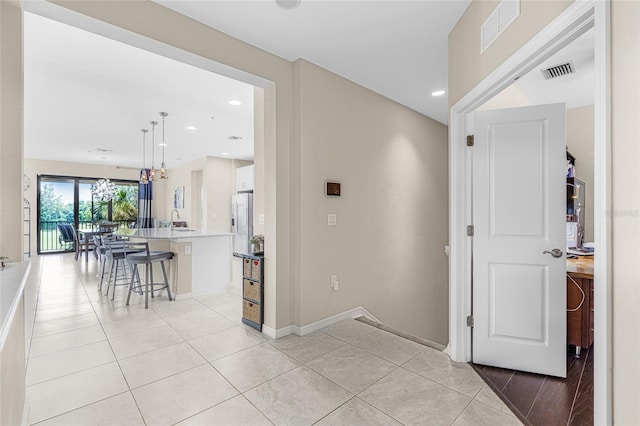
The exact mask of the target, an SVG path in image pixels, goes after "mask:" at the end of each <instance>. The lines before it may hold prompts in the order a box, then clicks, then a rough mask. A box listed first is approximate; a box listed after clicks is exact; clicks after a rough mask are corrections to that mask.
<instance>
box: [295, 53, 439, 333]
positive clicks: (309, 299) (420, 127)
mask: <svg viewBox="0 0 640 426" xmlns="http://www.w3.org/2000/svg"><path fill="white" fill-rule="evenodd" d="M296 69H297V72H298V81H299V108H298V110H299V113H300V153H301V167H300V173H301V179H300V200H301V203H300V206H301V224H300V225H301V232H300V238H301V240H300V256H301V276H300V289H299V295H298V296H299V298H300V305H299V308H300V309H299V324H300V325H306V324H309V323H312V322H314V321H317V320H320V319H323V318H325V317H327V316H329V315H333V314H337V313H340V312H343V311H345V310H348V309H350V308H354V307H357V306H364V307H365V308H366V309H367V310H369V311H370V312H371V313H372V314H373V315H374V316H376V317H377V318H378V319H380V320H381V321H382V322H383V323H384V324H386V325H388V326H390V327H393V328H396V329H399V330H402V331H404V332H407V333H410V334H413V335H415V336H419V337H422V338H426V339H430V340H433V341H436V342H439V343H443V344H446V343H447V341H448V321H447V318H448V258H447V257H446V255H445V254H444V251H443V247H444V245H445V244H447V233H448V230H447V222H448V196H447V181H448V179H447V173H448V168H447V127H446V126H444V125H442V124H440V123H438V122H436V121H434V120H431V119H430V118H427V117H425V116H424V115H421V114H419V113H416V112H415V111H412V110H410V109H408V108H406V107H403V106H401V105H399V104H397V103H395V102H391V101H390V100H388V99H386V98H384V97H382V96H380V95H377V94H375V93H373V92H371V91H369V90H367V89H365V88H363V87H361V86H358V85H356V84H354V83H352V82H350V81H348V80H345V79H344V78H341V77H339V76H337V75H335V74H332V73H330V72H328V71H326V70H324V69H322V68H320V67H317V66H315V65H313V64H310V63H309V62H306V61H303V60H299V61H297V62H296ZM326 180H337V181H339V182H341V184H342V196H340V197H336V198H327V197H325V196H324V182H325V181H326ZM329 213H335V214H337V217H338V220H337V222H338V225H337V226H335V227H333V226H332V227H329V226H327V214H329ZM333 274H337V275H338V279H339V281H340V291H337V292H334V291H333V290H332V289H331V288H330V275H333Z"/></svg>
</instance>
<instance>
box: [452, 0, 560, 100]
mask: <svg viewBox="0 0 640 426" xmlns="http://www.w3.org/2000/svg"><path fill="white" fill-rule="evenodd" d="M498 3H499V1H498V0H473V1H472V2H471V4H470V5H469V7H468V8H467V10H466V11H465V13H464V14H463V15H462V17H461V18H460V20H459V21H458V23H457V24H456V26H455V27H454V28H453V30H452V31H451V32H450V33H449V105H453V104H455V103H456V102H458V101H459V100H460V98H462V96H464V95H465V94H466V93H467V92H468V91H469V90H471V89H472V88H473V87H475V86H476V85H477V84H478V83H480V81H482V79H483V78H484V77H486V76H487V75H488V74H489V73H490V72H491V71H493V70H494V69H495V68H496V66H497V65H499V64H501V63H502V62H504V61H505V59H507V58H509V57H510V56H511V55H512V54H513V53H515V52H516V51H517V50H518V49H519V48H520V46H522V45H523V44H524V43H526V42H527V41H529V40H530V39H531V38H532V37H533V36H534V35H536V34H537V33H538V32H539V31H540V30H541V29H542V28H544V27H545V26H546V25H547V24H548V23H549V22H551V20H552V19H553V18H555V17H556V16H558V14H559V13H560V12H562V11H563V10H564V9H566V8H567V6H569V5H570V4H571V3H572V1H561V0H554V1H539V0H523V1H522V2H521V4H520V11H521V12H520V16H519V17H518V18H516V20H515V21H513V23H512V24H511V26H509V27H508V28H507V29H506V30H505V31H504V32H503V33H502V34H501V35H500V36H499V37H498V38H497V39H496V40H495V41H494V42H493V44H491V46H489V47H488V48H487V49H486V50H485V51H484V52H483V53H480V27H481V26H482V24H483V23H484V21H485V20H486V19H487V17H489V14H490V13H491V12H493V11H494V10H495V8H496V6H497V5H498Z"/></svg>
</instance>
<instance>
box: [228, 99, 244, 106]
mask: <svg viewBox="0 0 640 426" xmlns="http://www.w3.org/2000/svg"><path fill="white" fill-rule="evenodd" d="M229 105H233V106H239V105H242V102H240V101H236V100H235V99H233V100H231V101H229Z"/></svg>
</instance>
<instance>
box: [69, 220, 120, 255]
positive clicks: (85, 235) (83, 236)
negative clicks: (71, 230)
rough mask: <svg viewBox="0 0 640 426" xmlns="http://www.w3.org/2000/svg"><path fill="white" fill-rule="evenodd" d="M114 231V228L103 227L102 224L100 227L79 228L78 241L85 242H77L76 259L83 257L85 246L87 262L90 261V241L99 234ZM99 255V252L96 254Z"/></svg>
mask: <svg viewBox="0 0 640 426" xmlns="http://www.w3.org/2000/svg"><path fill="white" fill-rule="evenodd" d="M111 233H113V229H112V228H109V227H106V228H105V227H103V226H102V225H101V227H100V228H98V229H78V241H80V240H83V241H84V243H83V244H77V247H76V260H78V258H81V257H82V251H83V247H84V258H85V262H87V263H88V262H89V242H90V241H92V240H93V237H95V236H97V235H105V234H111ZM96 257H97V254H96Z"/></svg>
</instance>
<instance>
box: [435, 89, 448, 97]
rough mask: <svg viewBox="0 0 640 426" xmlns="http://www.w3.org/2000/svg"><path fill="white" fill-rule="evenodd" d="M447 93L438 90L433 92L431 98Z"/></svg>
mask: <svg viewBox="0 0 640 426" xmlns="http://www.w3.org/2000/svg"><path fill="white" fill-rule="evenodd" d="M445 93H447V92H445V91H444V90H436V91H435V92H431V96H442V95H444V94H445Z"/></svg>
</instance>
